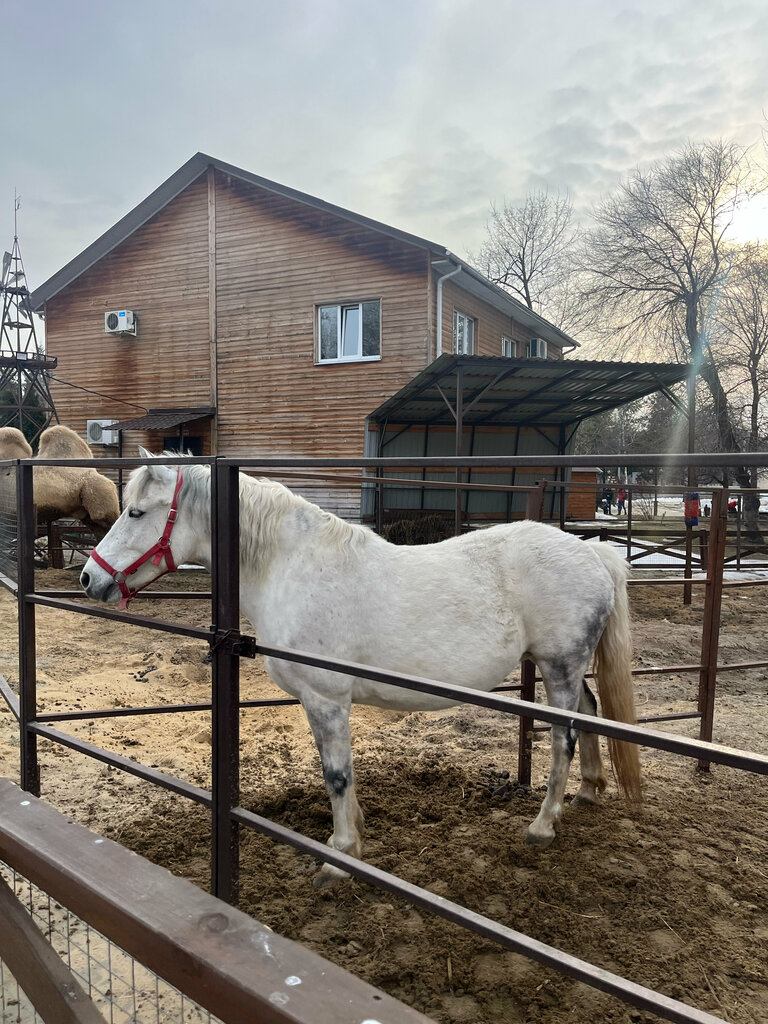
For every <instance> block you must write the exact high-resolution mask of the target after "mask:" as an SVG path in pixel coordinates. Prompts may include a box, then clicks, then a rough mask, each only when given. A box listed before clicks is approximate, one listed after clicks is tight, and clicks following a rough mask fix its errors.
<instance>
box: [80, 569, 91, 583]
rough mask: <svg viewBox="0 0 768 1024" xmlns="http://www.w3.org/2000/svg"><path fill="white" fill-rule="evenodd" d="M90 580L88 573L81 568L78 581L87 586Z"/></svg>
mask: <svg viewBox="0 0 768 1024" xmlns="http://www.w3.org/2000/svg"><path fill="white" fill-rule="evenodd" d="M90 582H91V577H90V576H89V575H88V573H87V572H86V571H85V570H83V571H82V572H81V573H80V583H81V585H82V586H83V587H88V586H89V585H90Z"/></svg>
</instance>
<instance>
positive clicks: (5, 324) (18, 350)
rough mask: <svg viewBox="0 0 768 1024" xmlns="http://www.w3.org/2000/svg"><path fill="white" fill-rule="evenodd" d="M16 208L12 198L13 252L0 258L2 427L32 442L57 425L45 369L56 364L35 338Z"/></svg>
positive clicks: (0, 401)
mask: <svg viewBox="0 0 768 1024" xmlns="http://www.w3.org/2000/svg"><path fill="white" fill-rule="evenodd" d="M18 209H19V200H18V197H15V199H14V218H13V219H14V225H13V227H14V234H13V248H12V249H11V251H10V252H6V253H4V254H3V265H2V274H1V275H0V294H1V295H2V300H3V316H2V321H0V426H5V427H17V428H18V429H19V430H20V431H21V432H22V433H23V434H24V436H25V437H26V438H27V440H28V441H29V443H30V444H34V442H35V441H36V440H37V438H38V437H39V436H40V434H41V433H42V432H43V431H44V430H45V428H46V427H47V426H48V425H49V423H50V422H51V420H52V419H55V420H56V422H57V423H58V421H59V417H58V416H57V415H56V409H55V406H54V404H53V398H52V396H51V389H50V387H49V385H48V371H49V370H52V369H54V368H55V366H56V362H57V360H56V359H50V358H48V357H47V356H46V354H45V351H44V348H43V346H42V345H40V343H39V342H38V339H37V333H36V331H35V320H34V317H33V315H32V306H31V304H30V299H29V288H28V287H27V279H26V274H25V272H24V263H23V261H22V258H21V250H20V248H19V236H18V225H17V213H18Z"/></svg>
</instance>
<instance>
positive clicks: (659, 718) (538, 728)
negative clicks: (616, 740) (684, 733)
mask: <svg viewBox="0 0 768 1024" xmlns="http://www.w3.org/2000/svg"><path fill="white" fill-rule="evenodd" d="M683 718H701V713H700V712H698V711H682V712H680V713H679V714H675V715H643V717H642V718H638V719H637V724H638V725H640V724H641V723H642V722H677V721H680V720H681V719H683ZM551 729H552V726H551V725H535V726H534V727H533V728H532V729H530V730H529V732H549V731H550V730H551Z"/></svg>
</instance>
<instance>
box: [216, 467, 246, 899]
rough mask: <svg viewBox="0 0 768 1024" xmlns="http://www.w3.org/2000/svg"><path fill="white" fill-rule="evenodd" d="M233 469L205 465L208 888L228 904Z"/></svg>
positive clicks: (236, 748) (235, 862) (235, 757)
mask: <svg viewBox="0 0 768 1024" xmlns="http://www.w3.org/2000/svg"><path fill="white" fill-rule="evenodd" d="M239 476H240V475H239V471H238V468H237V467H236V466H228V465H225V464H222V463H219V462H218V460H217V462H216V463H215V465H213V466H212V467H211V565H212V568H213V573H214V575H213V580H212V596H213V628H214V630H215V634H216V641H215V642H214V645H213V651H212V686H213V694H212V723H211V724H212V728H211V733H212V744H213V750H212V767H211V776H212V777H211V792H212V806H211V826H212V830H213V851H212V853H213V855H212V858H211V865H212V867H211V873H212V879H211V888H212V891H213V894H214V895H215V896H218V897H219V899H222V900H226V901H227V902H228V903H235V902H236V901H237V895H238V874H239V833H238V826H237V825H236V824H235V823H234V822H233V821H232V814H231V811H232V808H233V807H236V806H237V804H238V802H239V798H240V663H239V660H238V656H237V654H235V653H233V651H232V647H231V644H227V643H225V642H222V638H223V637H224V636H225V635H226V634H227V633H228V632H229V631H232V634H231V635H232V637H235V638H236V637H237V636H238V633H239V628H240V526H239V522H240V516H239V507H240V503H239V482H240V481H239Z"/></svg>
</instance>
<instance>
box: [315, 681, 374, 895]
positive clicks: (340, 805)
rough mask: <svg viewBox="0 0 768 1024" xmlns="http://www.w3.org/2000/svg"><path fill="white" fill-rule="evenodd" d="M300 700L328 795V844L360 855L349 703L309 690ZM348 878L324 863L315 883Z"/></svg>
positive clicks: (360, 821)
mask: <svg viewBox="0 0 768 1024" xmlns="http://www.w3.org/2000/svg"><path fill="white" fill-rule="evenodd" d="M302 703H303V705H304V710H305V711H306V713H307V718H308V719H309V725H310V728H311V729H312V734H313V736H314V737H315V743H317V749H318V750H319V752H320V760H321V762H322V765H323V777H324V778H325V786H326V789H327V790H328V795H329V796H330V798H331V808H332V810H333V835H332V836H331V837H330V839H329V840H328V845H329V846H332V847H333V848H334V849H335V850H340V851H341V852H342V853H349V854H351V856H353V857H359V856H360V855H361V853H362V832H363V814H362V811H361V810H360V805H359V804H358V802H357V796H356V795H355V773H354V768H353V766H352V745H351V739H350V734H349V711H350V702H349V700H347V699H344V700H334V699H333V698H328V697H321V696H318V695H317V694H316V693H311V694H309V695H306V694H305V695H304V696H303V697H302ZM348 877H349V876H348V874H347V872H346V871H342V870H341V869H340V868H336V867H333V865H331V864H324V865H323V867H322V868H321V869H320V871H319V872H318V874H317V876H316V878H315V882H314V884H315V885H316V886H318V887H322V886H325V885H332V884H333V883H334V882H337V881H338V880H339V879H341V878H348Z"/></svg>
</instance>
